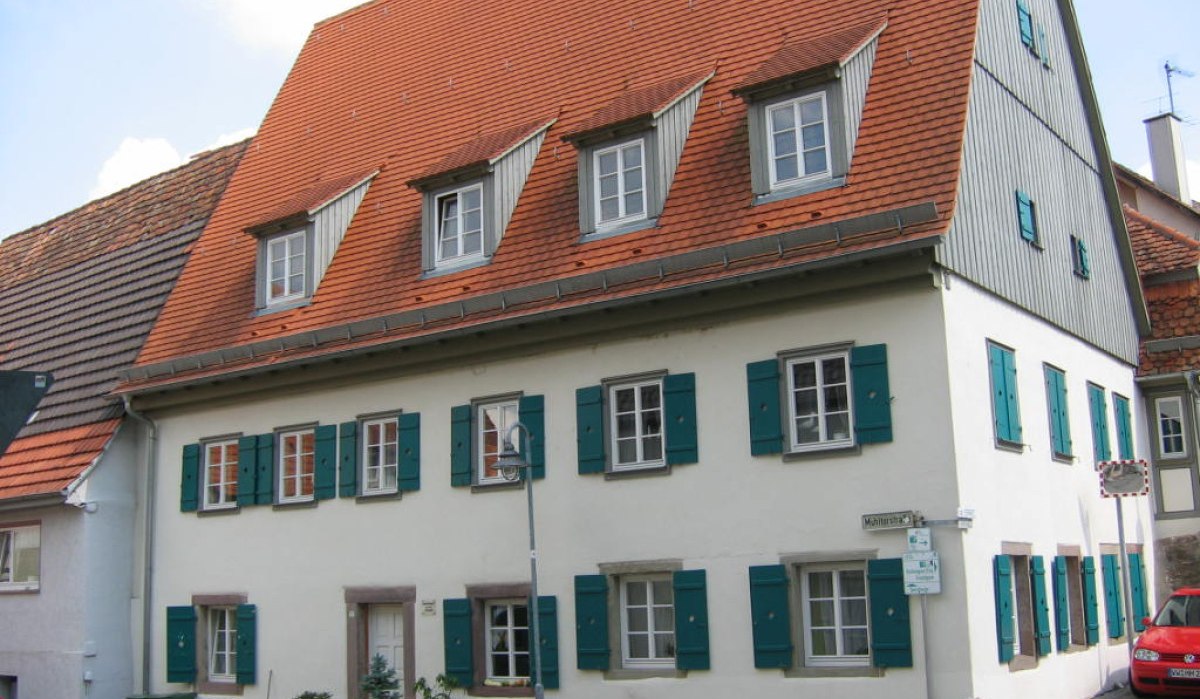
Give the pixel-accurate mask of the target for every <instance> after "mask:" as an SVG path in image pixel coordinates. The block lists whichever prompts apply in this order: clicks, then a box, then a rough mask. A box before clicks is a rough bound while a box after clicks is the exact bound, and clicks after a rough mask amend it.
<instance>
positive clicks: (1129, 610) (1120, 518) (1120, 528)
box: [1113, 498, 1133, 658]
mask: <svg viewBox="0 0 1200 699" xmlns="http://www.w3.org/2000/svg"><path fill="white" fill-rule="evenodd" d="M1113 499H1114V500H1116V501H1117V543H1118V545H1119V546H1120V547H1121V557H1120V558H1119V559H1118V560H1120V561H1121V591H1122V592H1123V593H1124V594H1122V595H1121V596H1122V597H1123V598H1124V599H1123V600H1122V602H1123V603H1124V605H1125V644H1126V645H1128V646H1129V657H1131V658H1132V657H1133V594H1132V591H1131V590H1130V589H1129V554H1127V553H1125V515H1124V512H1123V510H1124V509H1125V508H1124V507H1123V506H1122V505H1123V504H1124V502H1123V501H1124V499H1125V498H1113Z"/></svg>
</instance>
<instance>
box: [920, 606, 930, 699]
mask: <svg viewBox="0 0 1200 699" xmlns="http://www.w3.org/2000/svg"><path fill="white" fill-rule="evenodd" d="M928 599H929V595H921V649H922V651H921V652H922V654H923V655H924V656H925V696H926V697H927V699H933V678H932V677H930V676H929V606H928V602H927V600H928Z"/></svg>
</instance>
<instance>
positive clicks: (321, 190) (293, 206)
mask: <svg viewBox="0 0 1200 699" xmlns="http://www.w3.org/2000/svg"><path fill="white" fill-rule="evenodd" d="M376 172H378V170H366V171H363V172H356V173H351V174H349V175H345V176H343V177H335V178H333V179H331V180H325V181H324V182H317V183H316V184H314V185H313V186H311V187H309V188H307V189H304V190H302V191H300V192H298V193H297V194H296V195H295V196H293V197H290V198H289V199H288V200H287V201H285V202H283V203H282V204H280V205H279V206H278V207H276V208H275V210H274V211H271V212H270V213H268V214H266V215H265V216H263V218H262V220H261V221H258V222H257V223H252V224H250V225H249V226H246V228H248V229H252V228H258V227H259V226H265V225H266V224H268V223H274V222H275V221H280V220H282V219H285V218H289V217H291V216H295V215H297V214H312V213H314V212H316V211H317V210H319V209H320V208H321V207H323V206H325V205H326V204H328V203H329V202H331V201H333V200H334V199H337V198H338V197H340V196H342V195H343V194H345V193H346V192H348V191H349V190H351V189H354V188H355V187H357V186H358V185H360V184H362V183H363V181H364V180H368V179H370V178H371V177H373V176H374V175H375V173H376Z"/></svg>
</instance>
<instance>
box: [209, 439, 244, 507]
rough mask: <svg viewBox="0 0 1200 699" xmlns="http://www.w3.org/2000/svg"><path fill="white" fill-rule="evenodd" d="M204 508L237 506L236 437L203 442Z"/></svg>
mask: <svg viewBox="0 0 1200 699" xmlns="http://www.w3.org/2000/svg"><path fill="white" fill-rule="evenodd" d="M203 487H204V509H206V510H221V509H226V508H230V507H236V506H237V492H238V443H237V440H236V439H233V440H226V441H220V442H207V443H205V444H204V486H203Z"/></svg>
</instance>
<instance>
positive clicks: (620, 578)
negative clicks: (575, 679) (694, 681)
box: [575, 561, 710, 679]
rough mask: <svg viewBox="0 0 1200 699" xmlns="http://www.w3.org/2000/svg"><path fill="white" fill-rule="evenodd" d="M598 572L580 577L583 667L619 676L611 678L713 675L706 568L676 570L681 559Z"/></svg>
mask: <svg viewBox="0 0 1200 699" xmlns="http://www.w3.org/2000/svg"><path fill="white" fill-rule="evenodd" d="M600 568H601V571H602V572H601V573H600V574H599V575H577V576H575V618H576V630H577V631H576V636H575V643H576V656H577V658H578V663H579V669H581V670H604V671H610V672H615V673H617V674H615V675H613V678H614V679H622V678H631V677H646V676H660V675H666V676H675V675H676V673H678V672H679V671H684V670H707V669H709V664H710V661H709V642H708V583H707V574H706V573H705V571H704V570H679V569H678V568H679V563H678V562H677V561H647V562H632V563H611V564H605V565H602V566H601V567H600ZM672 569H674V570H672Z"/></svg>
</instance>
